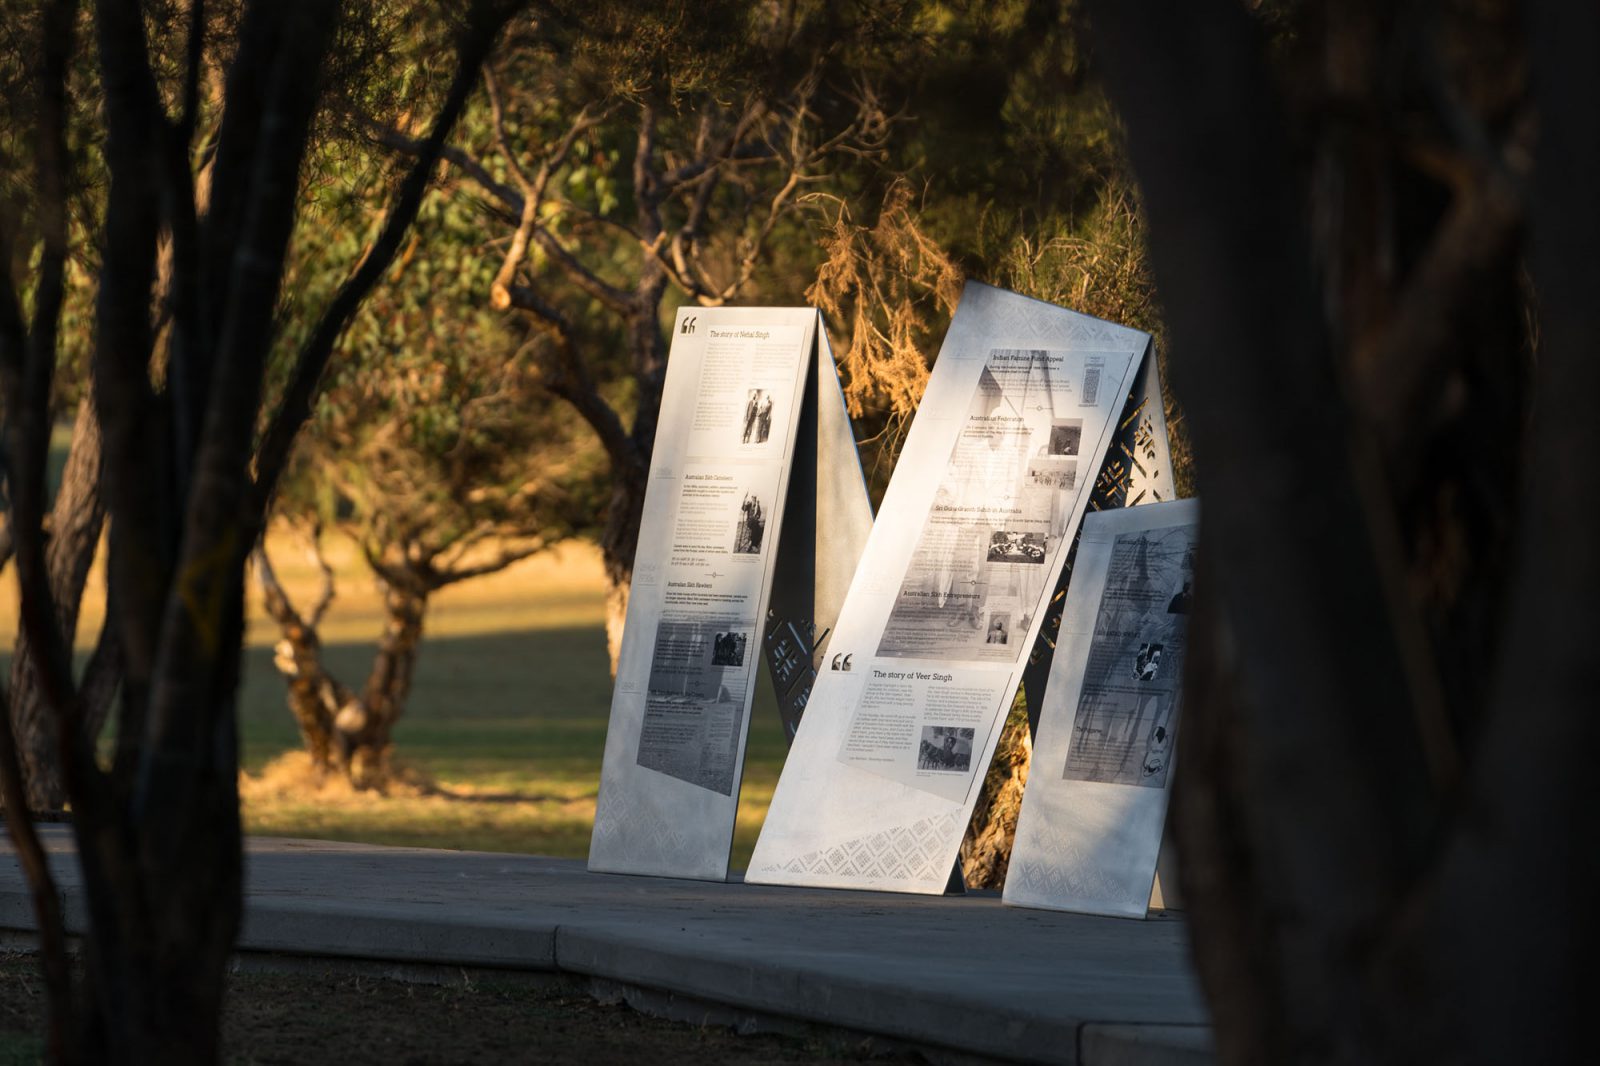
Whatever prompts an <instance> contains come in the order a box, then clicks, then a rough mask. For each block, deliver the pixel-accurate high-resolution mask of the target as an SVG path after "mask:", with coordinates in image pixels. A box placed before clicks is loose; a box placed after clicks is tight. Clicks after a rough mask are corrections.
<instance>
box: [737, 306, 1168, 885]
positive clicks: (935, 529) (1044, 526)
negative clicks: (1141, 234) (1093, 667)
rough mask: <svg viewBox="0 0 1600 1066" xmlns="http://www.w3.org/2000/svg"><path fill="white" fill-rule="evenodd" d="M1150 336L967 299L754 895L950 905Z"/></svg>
mask: <svg viewBox="0 0 1600 1066" xmlns="http://www.w3.org/2000/svg"><path fill="white" fill-rule="evenodd" d="M1149 347H1150V338H1149V336H1148V335H1147V334H1144V333H1140V332H1138V331H1136V330H1131V329H1126V328H1124V327H1121V326H1116V325H1113V324H1111V323H1108V322H1102V321H1100V320H1098V319H1094V318H1090V317H1088V316H1086V315H1080V314H1077V313H1075V312H1072V311H1068V310H1065V309H1063V308H1059V307H1053V306H1051V305H1049V304H1044V303H1040V302H1038V301H1035V300H1030V299H1027V298H1025V297H1022V296H1018V295H1016V294H1014V293H1009V292H1005V291H1004V290H1001V289H995V288H992V287H990V286H987V285H981V284H977V283H969V284H968V285H967V287H966V289H965V291H964V292H963V294H962V299H961V304H960V306H959V308H958V309H957V311H956V314H955V317H954V319H953V320H952V322H951V324H950V330H949V332H948V334H947V335H946V337H945V341H944V345H943V347H942V348H941V350H940V354H939V358H938V360H937V362H936V363H935V365H934V368H933V372H932V374H931V376H930V378H929V381H928V386H927V390H926V391H925V393H924V395H923V399H922V403H921V406H920V408H919V410H918V413H917V416H916V418H915V419H914V420H913V423H912V427H911V431H910V433H909V435H908V436H907V439H906V443H905V446H904V448H903V449H902V451H901V458H900V462H899V464H898V466H897V467H896V469H895V473H894V478H893V480H892V481H891V482H890V485H889V489H888V492H887V493H886V494H885V496H884V500H883V506H882V508H881V509H880V512H879V516H878V520H877V522H876V524H875V525H874V526H873V529H872V534H871V536H870V538H869V539H868V541H867V545H866V548H865V550H864V552H863V553H862V556H861V563H860V566H859V567H858V568H857V571H856V575H855V579H854V580H853V582H852V583H851V586H850V590H849V593H848V595H847V596H846V599H845V604H844V608H843V610H842V611H841V612H840V615H839V620H838V623H837V626H836V628H835V630H834V633H833V636H832V641H831V644H830V645H829V649H828V651H829V654H828V657H827V664H826V666H827V669H825V670H824V671H823V672H822V673H821V674H820V676H819V677H818V679H817V682H816V686H815V688H814V689H813V691H812V693H811V696H810V702H809V705H808V708H807V710H806V715H805V718H804V720H803V721H802V722H801V723H800V728H799V731H798V733H797V734H796V736H795V740H794V746H793V747H792V749H791V750H790V754H789V759H788V762H787V763H786V764H785V766H784V770H783V775H782V777H781V778H780V780H779V783H778V788H777V791H776V793H775V795H774V796H773V801H772V805H771V807H770V809H769V810H768V813H767V820H766V825H765V827H764V828H763V830H762V833H761V838H760V840H759V841H758V843H757V845H756V851H755V854H754V856H753V857H752V859H751V864H750V869H749V871H748V872H747V873H746V880H747V881H750V882H753V883H768V884H804V885H824V886H833V887H841V888H869V889H889V890H897V891H906V892H921V893H930V894H936V893H940V892H943V891H944V890H945V887H946V883H947V876H948V874H949V871H950V869H951V867H952V865H953V864H954V862H955V859H956V854H957V852H958V850H959V848H960V845H961V836H962V833H963V831H964V830H965V828H966V824H967V821H968V818H969V817H970V815H971V812H972V806H973V804H974V803H975V802H976V800H977V794H978V788H979V786H980V784H981V781H982V777H983V772H984V768H985V767H986V766H987V765H988V763H989V760H990V758H991V757H992V755H993V753H994V746H995V744H996V742H997V741H998V739H999V729H1000V725H1001V723H1002V722H1003V721H1004V718H1005V715H1006V712H1007V710H1008V709H1009V708H1010V706H1011V701H1012V698H1013V697H1014V695H1015V693H1016V689H1017V684H1018V681H1019V680H1020V678H1021V675H1022V670H1023V667H1024V665H1025V663H1026V660H1027V651H1028V649H1029V648H1031V647H1032V645H1033V641H1034V640H1035V638H1036V637H1037V636H1038V631H1039V626H1040V623H1041V620H1042V618H1043V615H1044V611H1045V608H1046V607H1047V606H1048V602H1049V599H1050V596H1051V594H1052V593H1053V592H1054V590H1055V587H1056V579H1057V577H1058V576H1059V574H1060V571H1061V566H1062V563H1063V561H1064V559H1065V557H1066V552H1067V549H1068V547H1069V546H1070V545H1071V544H1072V541H1073V537H1074V535H1075V534H1076V532H1077V527H1078V524H1079V522H1080V521H1081V520H1082V517H1083V513H1084V510H1085V508H1086V506H1087V504H1088V500H1089V487H1090V482H1091V480H1092V478H1093V477H1094V475H1095V473H1096V472H1097V471H1099V470H1100V469H1101V465H1102V461H1103V459H1104V457H1105V454H1106V449H1107V446H1108V443H1109V442H1110V440H1111V437H1112V432H1113V430H1114V428H1115V425H1116V421H1117V417H1118V415H1119V414H1120V413H1121V412H1122V411H1123V407H1124V400H1125V399H1126V398H1127V396H1128V393H1129V389H1130V386H1131V384H1132V381H1133V377H1134V374H1135V372H1136V371H1137V370H1138V368H1139V365H1140V362H1141V360H1142V359H1143V357H1144V356H1145V354H1146V353H1147V352H1148V350H1149Z"/></svg>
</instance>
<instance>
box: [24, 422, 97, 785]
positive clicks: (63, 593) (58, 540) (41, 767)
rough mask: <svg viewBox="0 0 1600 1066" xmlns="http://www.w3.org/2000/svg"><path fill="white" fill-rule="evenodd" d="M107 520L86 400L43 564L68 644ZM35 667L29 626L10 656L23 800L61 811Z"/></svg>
mask: <svg viewBox="0 0 1600 1066" xmlns="http://www.w3.org/2000/svg"><path fill="white" fill-rule="evenodd" d="M104 524H105V504H104V502H103V500H102V499H101V496H100V421H99V419H98V418H97V417H96V415H95V410H94V405H93V404H92V403H91V402H90V401H89V400H88V399H84V400H83V401H82V402H81V403H79V404H78V416H77V421H76V422H75V423H74V424H73V428H72V445H71V449H70V451H69V452H68V455H67V465H66V469H65V470H63V471H62V475H61V487H60V488H59V489H58V490H57V492H56V498H55V504H54V506H53V507H52V509H51V512H50V536H49V540H48V541H47V543H46V547H45V565H46V567H47V568H48V571H49V581H50V591H51V593H52V595H53V596H54V598H55V605H56V626H57V630H58V631H59V633H60V634H61V639H62V641H63V642H64V643H65V644H66V645H67V647H69V648H70V647H71V646H72V641H73V637H74V635H75V634H76V633H77V629H78V611H79V608H80V607H81V605H82V601H83V589H84V585H85V584H86V583H87V582H88V579H89V568H90V566H92V565H93V563H94V555H95V550H96V549H97V548H98V547H99V545H100V530H101V528H102V527H103V526H104ZM37 670H38V665H37V663H36V661H35V657H34V655H33V653H32V651H31V650H30V646H29V642H28V637H27V632H26V630H22V631H19V632H18V634H17V643H16V650H15V652H14V654H13V656H12V659H11V688H10V698H11V718H12V723H13V726H14V728H15V730H16V735H17V748H18V754H19V755H20V757H21V760H22V767H23V774H24V777H25V779H26V782H27V788H28V805H29V806H30V807H31V808H32V809H33V810H36V811H58V810H60V809H61V807H62V805H63V804H64V802H65V801H66V786H65V783H64V782H63V781H62V778H61V760H60V758H59V756H58V752H57V737H56V724H55V720H54V718H53V717H52V716H51V713H50V710H49V708H48V706H47V705H46V703H45V699H44V695H43V693H42V692H41V691H40V686H39V678H38V675H37ZM92 735H93V734H91V737H92Z"/></svg>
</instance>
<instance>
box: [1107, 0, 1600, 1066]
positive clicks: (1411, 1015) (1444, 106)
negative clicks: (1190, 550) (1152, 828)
mask: <svg viewBox="0 0 1600 1066" xmlns="http://www.w3.org/2000/svg"><path fill="white" fill-rule="evenodd" d="M1092 18H1093V35H1094V40H1095V44H1096V47H1097V57H1098V59H1099V60H1100V61H1101V62H1102V63H1103V65H1104V69H1105V71H1106V74H1107V78H1108V82H1109V85H1110V88H1111V92H1112V97H1113V100H1114V102H1115V103H1116V105H1117V106H1118V109H1119V110H1120V112H1121V115H1122V118H1123V120H1124V122H1125V123H1126V128H1127V138H1128V145H1129V150H1130V155H1131V158H1132V162H1133V167H1134V171H1135V173H1136V175H1137V178H1138V181H1139V184H1140V187H1141V190H1142V195H1143V201H1144V205H1145V208H1146V210H1147V213H1148V219H1149V231H1150V239H1151V245H1150V255H1151V261H1152V264H1153V268H1154V271H1155V280H1156V284H1157V286H1158V289H1159V291H1160V294H1161V297H1162V301H1163V304H1164V306H1165V309H1166V320H1167V326H1168V330H1169V337H1170V364H1171V369H1172V385H1173V389H1174V391H1175V392H1176V394H1177V397H1178V400H1179V401H1180V402H1181V403H1182V404H1183V405H1184V408H1185V410H1186V412H1187V415H1188V430H1189V434H1190V439H1191V441H1192V443H1193V448H1194V454H1195V462H1196V465H1197V471H1198V481H1199V488H1200V494H1201V498H1202V500H1203V501H1204V505H1203V511H1202V515H1203V518H1202V522H1203V526H1202V558H1201V561H1200V566H1201V571H1202V572H1201V575H1200V580H1199V583H1198V585H1197V594H1198V596H1199V600H1198V602H1197V608H1196V616H1195V619H1194V625H1195V641H1194V645H1193V647H1194V652H1193V654H1192V656H1191V658H1190V674H1189V676H1188V678H1187V679H1186V686H1185V708H1184V713H1185V724H1184V727H1183V729H1182V730H1181V731H1180V738H1179V744H1180V752H1181V754H1180V757H1179V765H1180V767H1181V768H1180V769H1179V771H1178V774H1177V777H1176V781H1175V787H1176V789H1177V794H1176V796H1175V798H1174V803H1175V813H1176V819H1177V823H1176V824H1177V831H1178V840H1179V845H1180V855H1181V864H1180V868H1181V876H1182V882H1183V883H1182V889H1183V894H1184V899H1185V903H1186V905H1187V906H1188V907H1189V908H1190V911H1191V915H1192V923H1191V929H1192V937H1193V941H1194V948H1195V954H1196V958H1197V961H1198V964H1199V968H1200V972H1201V976H1202V980H1203V982H1204V985H1205V988H1206V992H1207V995H1208V998H1209V999H1210V1002H1211V1007H1212V1011H1213V1015H1214V1019H1215V1024H1216V1033H1217V1043H1218V1048H1219V1051H1220V1053H1221V1055H1222V1058H1223V1059H1224V1061H1227V1062H1234V1063H1285V1062H1395V1063H1401V1062H1404V1063H1412V1062H1452V1063H1464V1062H1482V1063H1499V1062H1572V1061H1578V1060H1579V1058H1580V1057H1581V1055H1582V1052H1581V1049H1582V1048H1583V1047H1584V1046H1587V1045H1588V1044H1589V1043H1591V1040H1590V1038H1589V1032H1588V1027H1587V1026H1586V1025H1585V1024H1584V1022H1585V1019H1584V1017H1583V1011H1584V1005H1585V997H1584V995H1583V994H1582V990H1584V989H1586V988H1587V987H1588V986H1589V984H1590V982H1589V981H1588V970H1589V967H1590V966H1591V959H1590V955H1591V951H1592V948H1593V946H1594V945H1595V943H1596V937H1595V919H1594V917H1593V914H1594V909H1593V900H1594V897H1595V892H1596V889H1597V888H1600V884H1597V881H1600V875H1597V865H1596V863H1595V862H1594V854H1595V848H1596V843H1597V841H1596V834H1595V829H1594V827H1593V823H1592V820H1591V819H1590V818H1589V817H1588V811H1589V808H1590V807H1591V806H1592V803H1593V796H1594V790H1593V785H1592V773H1591V772H1590V767H1589V764H1590V762H1591V761H1592V752H1593V751H1594V750H1595V749H1596V746H1597V742H1600V719H1597V718H1596V716H1595V715H1594V713H1593V712H1592V710H1591V705H1592V702H1593V688H1594V680H1595V673H1596V670H1595V664H1596V661H1597V660H1596V658H1595V656H1594V655H1593V654H1592V650H1591V649H1590V648H1589V644H1590V643H1591V641H1590V638H1589V628H1590V627H1589V624H1588V618H1589V615H1590V614H1592V605H1593V604H1594V603H1595V602H1596V600H1597V599H1600V558H1597V555H1596V553H1595V552H1594V551H1593V549H1592V544H1593V540H1594V526H1593V513H1594V504H1593V501H1594V500H1595V499H1596V498H1597V494H1596V489H1597V486H1596V484H1595V480H1596V475H1595V474H1594V472H1593V471H1594V470H1595V467H1594V465H1593V464H1592V463H1590V462H1588V460H1587V457H1588V456H1590V455H1593V454H1595V452H1596V449H1597V446H1600V440H1597V439H1596V437H1597V436H1600V420H1597V419H1595V418H1594V416H1593V412H1592V410H1591V409H1592V407H1593V405H1594V403H1595V401H1596V399H1597V397H1600V359H1596V358H1595V345H1596V339H1597V338H1600V303H1597V302H1596V301H1595V299H1594V293H1595V292H1596V291H1597V283H1600V277H1597V274H1600V267H1597V265H1596V258H1595V254H1594V249H1595V245H1596V241H1597V239H1600V212H1597V210H1596V208H1595V205H1594V203H1593V190H1594V189H1595V188H1596V186H1597V184H1600V138H1597V137H1596V136H1595V128H1594V116H1593V110H1592V108H1593V105H1594V101H1595V100H1597V99H1600V65H1597V64H1596V63H1595V62H1594V55H1595V52H1596V49H1597V48H1600V9H1597V8H1596V7H1595V6H1594V5H1592V4H1589V5H1566V4H1560V3H1555V2H1552V0H1529V2H1526V3H1521V4H1518V3H1513V2H1511V0H1503V2H1491V3H1484V4H1473V5H1464V4H1450V3H1443V2H1437V3H1436V2H1421V0H1418V2H1407V3H1401V4H1386V3H1377V2H1357V3H1343V4H1341V3H1333V2H1324V3H1312V4H1303V5H1288V6H1283V7H1281V8H1280V7H1279V6H1278V5H1260V6H1259V7H1258V8H1257V10H1256V11H1255V13H1254V15H1252V14H1251V13H1247V12H1246V10H1245V9H1244V7H1243V6H1241V5H1239V4H1236V3H1233V2H1230V0H1186V2H1160V0H1132V2H1122V3H1116V2H1111V0H1103V2H1098V3H1095V4H1093V5H1092ZM1263 19H1271V20H1273V24H1274V25H1275V26H1276V28H1278V29H1280V30H1284V31H1286V32H1282V33H1280V34H1279V40H1280V42H1282V43H1281V44H1280V47H1279V49H1278V50H1277V51H1276V52H1274V51H1273V50H1272V49H1271V48H1269V46H1268V44H1267V38H1268V33H1267V32H1266V27H1265V26H1264V25H1263ZM1274 60H1277V61H1278V62H1277V63H1276V69H1275V64H1274ZM1535 130H1536V131H1537V137H1536V138H1535V136H1534V133H1535ZM1535 140H1536V142H1537V143H1536V144H1535ZM1530 174H1531V177H1530Z"/></svg>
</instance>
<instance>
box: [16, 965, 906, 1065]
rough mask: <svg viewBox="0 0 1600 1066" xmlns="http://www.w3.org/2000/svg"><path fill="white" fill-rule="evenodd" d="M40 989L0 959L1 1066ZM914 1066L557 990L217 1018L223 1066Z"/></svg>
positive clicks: (271, 980) (892, 1057)
mask: <svg viewBox="0 0 1600 1066" xmlns="http://www.w3.org/2000/svg"><path fill="white" fill-rule="evenodd" d="M43 995H44V990H43V986H42V984H41V982H40V981H39V977H38V967H37V963H36V961H35V960H34V959H33V957H32V956H28V955H16V954H11V955H5V956H0V1066H11V1064H13V1063H18V1064H20V1063H34V1062H38V1061H40V1058H41V1057H42V1055H43V1045H42V1043H41V1042H40V1040H39V1037H38V1033H39V1032H40V1031H41V1026H42V1014H41V1012H42V1009H43ZM630 1060H632V1061H638V1062H650V1063H666V1064H673V1063H685V1064H688V1063H696V1064H700V1063H705V1064H710V1066H716V1064H733V1063H847V1062H876V1063H885V1064H893V1063H913V1062H921V1061H923V1060H922V1058H921V1057H920V1056H917V1055H915V1054H914V1053H888V1054H876V1055H875V1054H874V1051H873V1049H872V1048H871V1047H859V1046H853V1045H851V1044H850V1043H849V1042H848V1040H847V1039H832V1040H824V1039H809V1040H808V1039H801V1038H798V1037H790V1036H778V1035H772V1034H757V1035H752V1036H740V1035H738V1034H737V1033H735V1032H734V1031H733V1030H731V1029H729V1028H726V1027H723V1026H697V1025H689V1024H685V1023H682V1022H672V1021H665V1020H662V1019H659V1018H652V1017H650V1016H648V1015H644V1014H640V1013H639V1012H638V1011H635V1010H633V1009H631V1008H630V1007H627V1006H625V1005H622V1004H603V1003H598V1002H596V1001H595V1000H593V999H591V998H589V997H588V996H587V995H584V994H582V993H581V992H578V991H576V990H574V989H572V988H570V987H565V986H562V985H551V986H541V985H528V984H513V983H505V984H499V983H494V982H489V981H463V982H456V983H452V984H450V985H426V984H414V983H408V982H402V981H390V980H383V979H380V978H372V977H358V976H351V975H348V974H337V973H326V974H290V975H285V974H263V973H246V974H235V975H233V976H232V977H230V978H229V980H228V991H227V998H226V1001H225V1006H224V1011H223V1061H224V1062H225V1063H229V1064H232V1066H246V1064H261V1066H267V1064H279V1063H283V1064H302V1063H317V1062H338V1063H347V1064H355V1063H384V1064H385V1066H409V1064H418V1066H421V1064H424V1063H426V1064H429V1066H433V1064H446V1063H479V1062H572V1063H580V1062H581V1063H599V1062H625V1061H630Z"/></svg>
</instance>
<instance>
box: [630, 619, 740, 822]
mask: <svg viewBox="0 0 1600 1066" xmlns="http://www.w3.org/2000/svg"><path fill="white" fill-rule="evenodd" d="M730 621H733V619H724V620H722V624H721V625H718V624H716V620H711V619H700V618H690V617H672V616H670V615H669V616H667V617H665V618H663V619H662V622H661V625H660V627H659V628H658V629H657V630H656V639H655V653H654V655H653V656H652V658H651V663H650V688H649V693H648V695H647V696H646V699H645V711H644V724H643V727H642V729H641V731H640V734H639V750H638V756H637V762H638V764H639V765H640V766H643V767H646V768H648V769H651V770H655V771H657V772H659V773H663V774H666V775H668V776H669V777H675V778H677V779H678V780H680V781H687V782H688V783H689V784H691V785H697V786H699V787H700V788H704V789H709V790H710V791H712V792H720V793H721V794H723V795H725V796H726V795H730V794H731V793H732V790H733V785H734V767H735V765H736V763H737V761H738V750H739V742H740V722H739V719H740V714H741V711H742V710H743V699H744V692H745V688H746V681H747V679H748V676H749V665H748V664H747V663H746V662H745V649H746V645H747V643H748V640H749V637H748V635H747V634H748V633H749V629H747V628H736V627H734V626H729V625H728V624H727V623H728V622H730Z"/></svg>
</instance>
